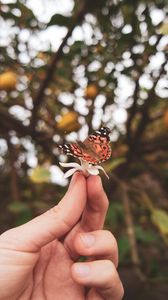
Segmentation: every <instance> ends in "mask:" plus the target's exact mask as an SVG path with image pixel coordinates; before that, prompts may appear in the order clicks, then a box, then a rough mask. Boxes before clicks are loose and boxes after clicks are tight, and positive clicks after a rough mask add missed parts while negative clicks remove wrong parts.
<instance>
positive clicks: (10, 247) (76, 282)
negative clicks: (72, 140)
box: [0, 173, 123, 300]
mask: <svg viewBox="0 0 168 300" xmlns="http://www.w3.org/2000/svg"><path fill="white" fill-rule="evenodd" d="M107 209H108V199H107V197H106V194H105V192H104V190H103V187H102V183H101V179H100V178H99V177H98V176H90V177H89V178H87V179H86V178H85V177H84V176H83V175H82V174H80V173H75V174H74V176H73V177H72V180H71V183H70V185H69V188H68V191H67V193H66V194H65V196H64V197H63V199H62V200H61V201H60V202H59V204H58V205H57V206H55V207H53V208H52V209H50V210H49V211H47V212H45V213H44V214H42V215H40V216H38V217H36V218H35V219H33V220H31V221H30V222H28V223H26V224H24V225H22V226H19V227H16V228H13V229H10V230H8V231H6V232H4V233H3V234H2V235H1V236H0V300H9V299H10V300H28V299H31V300H54V299H57V300H67V299H68V300H75V299H78V300H84V299H90V300H100V299H112V300H120V299H122V297H123V287H122V283H121V281H120V279H119V276H118V273H117V270H116V267H117V264H118V250H117V243H116V240H115V238H114V236H113V235H112V234H111V233H110V232H109V231H106V230H103V229H102V228H103V225H104V219H105V216H106V212H107ZM81 256H85V257H87V260H86V261H85V262H79V258H80V257H81Z"/></svg>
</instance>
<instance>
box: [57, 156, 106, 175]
mask: <svg viewBox="0 0 168 300" xmlns="http://www.w3.org/2000/svg"><path fill="white" fill-rule="evenodd" d="M80 162H81V164H77V163H59V164H60V165H61V166H62V167H64V168H69V167H70V168H71V169H70V170H68V171H67V172H66V173H65V174H64V178H68V177H70V176H72V175H73V174H74V173H75V172H76V171H81V172H82V173H83V174H84V176H85V177H88V176H89V175H98V174H99V170H102V171H103V172H104V174H105V175H106V177H107V178H108V179H109V176H108V175H107V173H106V171H105V170H104V169H103V167H101V166H99V165H96V166H93V165H92V164H89V163H88V162H86V161H83V160H80Z"/></svg>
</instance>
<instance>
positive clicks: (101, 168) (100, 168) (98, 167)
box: [96, 166, 110, 179]
mask: <svg viewBox="0 0 168 300" xmlns="http://www.w3.org/2000/svg"><path fill="white" fill-rule="evenodd" d="M96 168H97V169H99V170H102V171H103V173H104V174H105V175H106V177H107V178H108V179H110V177H109V176H108V175H107V173H106V171H105V170H104V168H103V167H102V166H96Z"/></svg>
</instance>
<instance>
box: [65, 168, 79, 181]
mask: <svg viewBox="0 0 168 300" xmlns="http://www.w3.org/2000/svg"><path fill="white" fill-rule="evenodd" d="M76 171H78V169H77V168H73V169H70V170H68V171H67V172H66V173H65V174H64V178H65V179H66V178H68V177H70V176H72V175H73V174H74V173H75V172H76Z"/></svg>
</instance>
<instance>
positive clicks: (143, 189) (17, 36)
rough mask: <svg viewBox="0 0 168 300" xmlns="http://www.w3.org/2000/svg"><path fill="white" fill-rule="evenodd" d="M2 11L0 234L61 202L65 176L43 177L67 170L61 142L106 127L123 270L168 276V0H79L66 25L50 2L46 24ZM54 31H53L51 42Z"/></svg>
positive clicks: (21, 6)
mask: <svg viewBox="0 0 168 300" xmlns="http://www.w3.org/2000/svg"><path fill="white" fill-rule="evenodd" d="M50 1H51V0H50ZM50 1H48V2H50ZM44 2H45V1H44ZM0 11H1V16H0V27H1V35H0V61H1V63H0V135H1V139H0V171H1V177H0V193H1V202H0V205H1V209H0V218H1V230H2V231H3V230H5V229H8V228H9V227H11V226H15V225H18V224H21V223H24V222H26V221H27V220H29V219H30V218H32V217H33V216H35V215H37V214H39V213H42V212H43V211H45V210H46V209H48V208H50V207H51V206H52V205H54V204H55V203H57V201H59V200H60V199H61V197H62V195H63V194H64V192H65V184H66V183H64V182H63V181H62V183H61V180H60V177H61V170H57V171H58V173H56V179H58V180H56V181H55V183H51V182H49V181H48V180H49V177H50V172H49V167H47V168H48V169H46V165H47V166H55V165H57V166H58V162H59V160H62V161H65V160H66V159H67V160H69V157H68V158H66V157H63V156H62V155H60V153H59V152H58V151H57V147H56V146H57V144H61V143H63V142H65V141H68V142H69V141H70V140H71V141H74V140H76V139H80V140H82V139H84V138H85V137H86V136H87V135H88V134H89V133H90V132H93V130H96V129H98V128H99V127H100V126H101V125H102V124H103V125H106V126H109V128H110V129H111V130H112V135H111V140H112V143H111V146H112V154H113V155H112V157H111V158H110V160H109V161H108V162H106V163H105V169H106V171H107V172H108V174H109V176H110V180H109V181H108V180H106V179H103V183H104V187H105V190H106V192H107V195H108V197H109V200H110V207H109V212H108V215H107V220H106V227H107V228H108V229H110V230H112V231H113V233H114V234H115V236H116V237H117V240H118V241H119V250H120V258H121V264H125V263H130V262H132V264H133V265H134V264H135V265H136V264H138V265H139V267H140V269H141V271H143V272H144V274H146V276H147V277H148V276H149V277H150V276H153V277H156V278H157V277H159V276H160V277H161V276H165V270H164V268H160V265H162V266H163V261H164V262H165V264H166V262H167V260H168V253H167V245H168V185H167V179H168V100H167V97H168V79H167V70H168V64H167V56H168V36H167V34H168V23H167V20H166V13H167V11H168V7H167V6H166V0H155V1H154V0H148V1H147V0H139V1H138V0H136V1H135V0H134V1H133V0H120V1H119V0H115V1H111V0H101V1H87V0H85V1H78V0H75V1H74V6H73V8H72V11H70V12H69V14H65V15H64V14H62V13H59V12H58V10H57V8H56V7H55V6H54V4H53V10H52V13H51V17H50V19H49V20H48V21H41V19H40V18H39V16H36V15H35V13H34V11H32V9H31V8H30V7H29V1H26V0H17V1H14V0H13V1H7V0H6V1H3V0H2V1H1V4H0ZM47 30H55V31H52V32H54V34H53V37H52V38H51V39H49V37H50V35H51V34H50V33H48V32H51V31H47ZM60 30H65V31H64V37H63V38H62V39H60V40H59V35H58V36H57V33H59V32H62V31H60ZM66 32H67V33H66ZM53 41H55V43H54V44H53ZM72 160H73V159H72V157H71V158H70V161H72ZM32 169H33V170H32ZM30 174H31V175H30ZM39 183H40V184H39ZM130 232H131V233H130ZM148 258H150V259H148ZM161 270H162V271H161Z"/></svg>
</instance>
